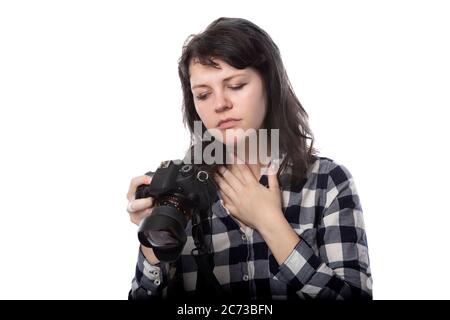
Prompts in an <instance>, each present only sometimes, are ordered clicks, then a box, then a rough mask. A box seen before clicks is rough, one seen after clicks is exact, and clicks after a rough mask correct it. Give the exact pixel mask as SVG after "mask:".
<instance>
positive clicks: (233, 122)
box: [218, 119, 240, 129]
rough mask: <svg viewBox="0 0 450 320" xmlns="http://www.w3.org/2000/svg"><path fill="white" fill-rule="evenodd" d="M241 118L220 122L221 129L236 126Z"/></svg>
mask: <svg viewBox="0 0 450 320" xmlns="http://www.w3.org/2000/svg"><path fill="white" fill-rule="evenodd" d="M239 121H240V120H234V119H230V120H226V121H223V122H220V124H219V126H218V127H219V128H220V129H229V128H232V127H234V126H235V125H236V124H237V123H238V122H239Z"/></svg>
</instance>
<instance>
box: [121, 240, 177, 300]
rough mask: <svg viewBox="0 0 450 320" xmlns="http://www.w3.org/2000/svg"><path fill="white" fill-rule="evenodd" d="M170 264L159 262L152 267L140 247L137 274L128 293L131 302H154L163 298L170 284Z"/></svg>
mask: <svg viewBox="0 0 450 320" xmlns="http://www.w3.org/2000/svg"><path fill="white" fill-rule="evenodd" d="M168 267H169V266H168V264H166V263H163V262H158V263H157V264H156V265H152V264H151V263H150V262H149V261H148V260H147V258H146V257H145V256H144V254H143V252H142V250H141V247H140V246H139V254H138V261H137V264H136V273H135V276H134V278H133V280H132V282H131V290H130V291H129V293H128V299H129V300H154V299H159V298H161V297H162V293H163V289H164V288H165V287H166V286H167V283H168V270H167V269H168Z"/></svg>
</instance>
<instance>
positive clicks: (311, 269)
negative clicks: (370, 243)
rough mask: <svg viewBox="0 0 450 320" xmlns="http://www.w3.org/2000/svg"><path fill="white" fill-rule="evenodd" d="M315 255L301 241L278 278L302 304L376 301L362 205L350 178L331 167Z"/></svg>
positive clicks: (347, 173) (345, 173)
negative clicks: (307, 300) (315, 300)
mask: <svg viewBox="0 0 450 320" xmlns="http://www.w3.org/2000/svg"><path fill="white" fill-rule="evenodd" d="M330 166H331V170H330V171H329V175H328V182H327V192H326V204H325V206H324V210H323V212H322V215H321V220H320V223H319V226H318V227H317V236H316V237H317V238H316V240H317V248H318V252H319V254H318V255H317V254H316V253H315V251H314V250H313V248H312V247H311V246H310V245H309V244H308V243H307V242H306V241H304V240H303V239H302V238H301V236H300V241H299V242H298V243H297V245H296V247H295V248H294V249H293V251H292V252H291V253H290V255H289V256H288V257H287V258H286V260H285V261H284V262H283V263H282V264H281V265H280V268H279V271H278V273H277V274H276V277H277V278H279V279H280V280H282V281H285V282H287V283H288V284H289V285H290V286H291V287H293V288H294V289H295V290H296V292H297V294H298V295H299V296H300V297H302V298H309V297H311V298H318V299H321V298H323V299H339V300H340V299H369V300H370V299H372V277H371V271H370V266H369V256H368V247H367V239H366V233H365V228H364V221H363V216H362V209H361V205H360V200H359V197H358V194H357V191H356V187H355V185H354V182H353V178H352V176H351V174H350V172H349V171H348V170H347V169H346V168H345V167H344V166H342V165H338V164H336V163H335V162H332V163H331V165H330Z"/></svg>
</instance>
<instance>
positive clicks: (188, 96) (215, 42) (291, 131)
mask: <svg viewBox="0 0 450 320" xmlns="http://www.w3.org/2000/svg"><path fill="white" fill-rule="evenodd" d="M215 59H219V60H222V61H224V62H226V63H227V64H229V65H231V66H232V67H234V68H236V69H244V68H248V67H251V68H254V69H256V70H257V71H258V72H259V73H260V75H261V76H262V78H263V81H264V85H265V92H266V96H267V113H266V116H265V119H264V122H263V128H265V129H267V130H268V131H269V132H270V129H279V139H280V140H279V148H280V150H279V151H280V154H281V155H284V158H283V161H282V162H281V164H280V168H279V171H278V177H279V174H280V172H282V170H283V169H284V168H285V167H286V166H287V165H291V166H292V173H291V175H292V177H291V182H293V183H295V182H300V181H304V179H305V177H306V172H307V170H308V169H309V167H310V165H311V164H312V163H313V162H314V160H315V159H316V158H315V155H316V154H317V150H316V149H314V148H313V143H314V136H313V134H312V132H311V129H310V127H309V124H308V114H307V113H306V111H305V110H304V109H303V107H302V105H301V103H300V101H299V99H298V98H297V97H296V95H295V93H294V90H293V89H292V85H291V83H290V81H289V78H288V76H287V73H286V70H285V68H284V65H283V62H282V59H281V55H280V51H279V49H278V47H277V45H276V44H275V43H274V42H273V40H272V39H271V37H270V36H269V35H268V34H267V33H266V32H265V31H264V30H262V29H261V28H260V27H258V26H257V25H255V24H254V23H252V22H250V21H248V20H246V19H241V18H225V17H222V18H219V19H217V20H215V21H213V22H212V23H211V24H209V26H208V27H207V28H206V29H205V30H204V31H203V32H201V33H199V34H192V35H190V36H189V37H188V38H187V39H186V41H185V43H184V44H183V50H182V55H181V57H180V59H179V61H178V74H179V77H180V81H181V86H182V90H183V105H182V111H183V123H184V126H185V127H186V126H187V128H188V129H189V131H190V134H191V145H190V147H189V148H190V150H191V151H188V152H193V146H194V144H195V136H194V121H201V119H200V117H199V115H198V114H197V111H196V110H195V105H194V98H193V95H192V91H191V83H190V74H189V65H190V63H191V62H192V61H193V60H194V61H196V62H199V63H201V64H203V65H208V66H213V67H216V68H218V67H219V66H218V65H217V63H215V62H214V60H215ZM202 130H203V132H204V131H205V130H206V128H205V126H204V125H203V124H202ZM308 140H309V141H310V143H309V144H308ZM206 145H207V144H205V143H204V142H202V149H201V150H203V148H204V147H205V146H206ZM216 168H217V166H214V165H213V166H212V167H210V168H209V169H210V171H211V172H214V171H215V170H216ZM292 179H293V180H292Z"/></svg>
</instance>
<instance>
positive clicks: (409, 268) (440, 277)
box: [0, 0, 450, 299]
mask: <svg viewBox="0 0 450 320" xmlns="http://www.w3.org/2000/svg"><path fill="white" fill-rule="evenodd" d="M449 14H450V10H449V8H448V3H446V2H445V1H370V2H369V1H327V2H324V1H314V2H312V1H308V2H299V1H295V2H294V1H290V2H287V1H286V2H283V1H270V2H264V1H257V2H248V1H242V0H239V1H226V2H225V1H221V2H219V1H217V2H213V1H183V2H182V1H180V2H173V1H165V2H164V4H160V3H157V2H154V1H2V2H0V139H1V149H0V150H1V151H0V152H1V155H0V161H1V165H0V197H1V198H0V298H1V299H126V297H127V294H128V290H129V289H130V286H131V279H132V277H133V275H134V268H135V262H136V257H137V249H138V240H137V236H136V230H137V229H136V226H134V225H133V224H131V222H130V221H129V218H128V214H127V212H126V211H125V208H126V204H127V201H126V198H125V194H126V192H127V189H128V185H129V181H130V179H131V178H132V177H134V176H137V175H141V174H143V173H144V172H146V171H148V170H150V169H152V170H154V169H155V168H156V166H157V165H158V164H159V162H160V161H162V160H167V159H175V158H180V157H182V156H184V152H185V150H186V148H187V146H188V142H189V136H188V134H187V131H186V130H185V129H184V127H183V125H182V118H181V87H180V84H179V79H178V74H177V60H178V58H179V56H180V53H181V46H182V44H183V42H184V40H185V39H186V37H187V36H188V35H189V34H191V33H197V32H200V31H202V30H203V29H204V28H206V26H207V25H208V24H209V23H210V22H212V21H213V20H215V19H216V18H218V17H220V16H228V17H242V18H246V19H249V20H251V21H252V22H254V23H256V24H257V25H259V26H260V27H262V28H263V29H265V30H266V31H267V32H268V33H269V34H270V35H271V36H272V38H273V39H274V41H275V42H276V43H277V45H278V46H279V48H280V50H281V53H282V57H283V59H284V63H285V66H286V69H287V71H288V75H289V76H290V79H291V82H292V84H293V86H294V88H295V91H296V93H297V95H298V97H299V99H300V101H301V103H302V104H303V106H304V107H305V109H306V110H307V112H308V113H309V116H310V124H311V127H312V130H313V132H314V134H315V137H316V142H315V143H316V144H315V145H316V146H317V148H319V150H320V151H321V155H322V156H326V157H329V158H332V159H334V160H335V161H338V162H340V163H341V164H344V165H345V166H346V167H347V168H348V169H349V170H350V172H351V173H352V174H353V176H354V179H355V182H356V185H357V188H358V191H359V194H360V198H361V202H362V206H363V210H364V214H365V222H366V227H367V236H368V241H369V253H370V259H371V266H372V272H373V280H374V287H373V289H374V298H375V299H433V298H437V299H449V298H450V293H449V291H448V288H450V278H449V277H448V265H449V263H450V257H449V253H448V252H450V250H448V248H447V246H448V244H449V237H450V232H449V231H450V227H449V223H450V218H449V214H450V210H449V206H448V199H449V181H450V179H449V178H450V177H449V173H448V156H449V149H448V142H447V138H448V137H449V133H450V132H449V129H448V127H449V125H448V119H449V117H448V115H449V113H448V109H449V107H450V103H449V102H450V98H449V88H450V62H449V57H450V44H449V39H450V37H449V30H450V20H449V19H448V17H449Z"/></svg>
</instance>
